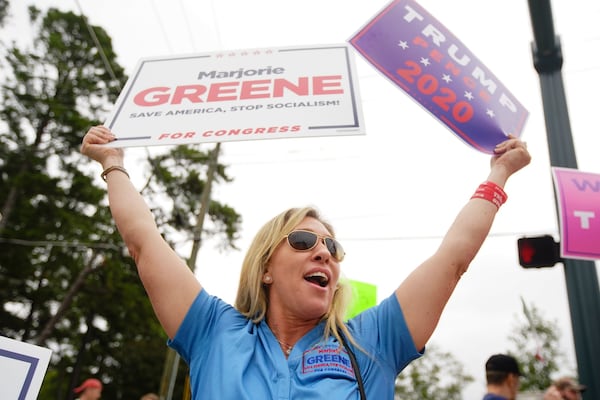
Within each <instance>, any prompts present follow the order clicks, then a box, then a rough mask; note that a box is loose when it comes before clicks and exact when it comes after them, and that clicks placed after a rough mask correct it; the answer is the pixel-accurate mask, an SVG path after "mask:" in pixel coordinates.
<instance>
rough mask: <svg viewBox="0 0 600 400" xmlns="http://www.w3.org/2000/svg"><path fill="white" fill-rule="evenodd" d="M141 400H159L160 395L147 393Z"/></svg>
mask: <svg viewBox="0 0 600 400" xmlns="http://www.w3.org/2000/svg"><path fill="white" fill-rule="evenodd" d="M140 400H159V398H158V395H157V394H156V393H146V394H145V395H143V396H142V397H140Z"/></svg>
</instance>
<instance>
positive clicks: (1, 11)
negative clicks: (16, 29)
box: [0, 0, 8, 27]
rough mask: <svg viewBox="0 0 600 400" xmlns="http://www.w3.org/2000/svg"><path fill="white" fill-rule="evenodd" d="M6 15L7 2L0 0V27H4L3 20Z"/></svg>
mask: <svg viewBox="0 0 600 400" xmlns="http://www.w3.org/2000/svg"><path fill="white" fill-rule="evenodd" d="M7 15H8V0H0V27H1V26H2V25H4V20H6V16H7Z"/></svg>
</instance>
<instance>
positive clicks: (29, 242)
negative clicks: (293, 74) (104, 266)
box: [0, 238, 123, 251]
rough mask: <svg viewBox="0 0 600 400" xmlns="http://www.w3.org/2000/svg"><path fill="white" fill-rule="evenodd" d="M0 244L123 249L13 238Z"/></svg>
mask: <svg viewBox="0 0 600 400" xmlns="http://www.w3.org/2000/svg"><path fill="white" fill-rule="evenodd" d="M0 243H7V244H15V245H18V246H30V247H39V246H52V247H76V248H91V249H105V250H117V251H121V250H122V249H123V248H122V247H120V246H117V245H115V244H111V243H84V242H78V241H61V240H24V239H14V238H0Z"/></svg>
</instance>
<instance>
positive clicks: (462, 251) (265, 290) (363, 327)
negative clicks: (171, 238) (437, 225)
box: [81, 126, 531, 400]
mask: <svg viewBox="0 0 600 400" xmlns="http://www.w3.org/2000/svg"><path fill="white" fill-rule="evenodd" d="M115 139H116V137H115V135H114V134H113V133H112V132H111V131H110V130H109V129H108V128H106V127H103V126H96V127H92V128H91V129H90V130H89V131H88V132H87V133H86V135H85V136H84V138H83V142H82V145H81V152H82V154H84V155H86V156H88V157H90V158H91V159H93V160H96V161H98V162H99V163H100V164H101V165H102V168H103V171H102V173H101V174H100V175H101V176H102V178H103V179H104V180H105V181H106V183H107V185H108V199H109V205H110V210H111V213H112V216H113V219H114V220H115V223H116V225H117V228H118V230H119V232H120V234H121V236H122V238H123V240H124V241H125V244H126V245H127V248H128V249H129V253H130V254H131V256H132V257H133V259H134V261H135V264H136V266H137V269H138V273H139V276H140V279H141V281H142V284H143V285H144V288H145V289H146V291H147V293H148V296H149V298H150V302H151V303H152V306H153V308H154V311H155V313H156V315H157V317H158V320H159V321H160V323H161V324H162V327H163V329H164V330H165V332H166V333H167V335H168V337H169V338H170V339H169V341H168V344H169V345H170V346H171V347H173V348H174V349H175V350H176V351H177V352H179V354H180V355H181V356H182V358H183V359H184V360H185V361H186V362H187V363H188V365H189V367H190V379H191V390H192V398H197V399H199V398H206V399H220V400H251V399H261V400H269V399H283V398H292V399H313V400H318V399H332V398H335V399H336V400H342V399H357V398H359V395H360V398H361V399H365V398H368V399H371V400H392V399H393V398H394V382H395V379H396V376H397V375H398V373H399V372H400V371H402V370H403V369H404V368H405V367H406V366H407V365H408V364H409V363H410V362H411V361H412V360H414V359H416V358H418V357H420V356H421V355H422V354H423V352H424V351H425V345H426V343H427V342H428V340H429V338H430V337H431V335H432V334H433V331H434V329H435V327H436V326H437V324H438V321H439V319H440V316H441V314H442V311H443V309H444V307H445V305H446V303H447V301H448V299H449V298H450V295H451V294H452V292H453V291H454V289H455V288H456V285H457V284H458V282H459V280H460V278H461V276H462V275H463V274H464V273H465V272H466V271H467V268H468V267H469V265H470V263H471V261H472V260H473V258H474V257H475V256H476V254H477V252H478V251H479V249H480V248H481V246H482V244H483V242H484V240H485V239H486V237H487V235H488V233H489V231H490V229H491V226H492V223H493V221H494V218H495V216H496V213H497V212H498V210H499V208H500V206H501V205H502V204H503V203H504V202H505V201H506V199H507V195H506V193H505V192H504V190H503V187H504V185H505V183H506V182H507V180H508V178H509V177H510V176H512V175H513V173H515V172H517V171H519V170H520V169H521V168H523V167H525V166H526V165H527V164H529V162H530V159H531V157H530V155H529V152H528V151H527V146H526V145H525V143H524V142H522V141H521V140H519V139H517V138H514V137H512V136H508V137H507V138H506V140H505V141H503V142H502V143H499V144H498V145H497V146H496V148H495V150H494V154H493V155H492V156H491V157H490V170H489V171H488V172H487V173H486V180H485V181H484V182H483V183H481V184H480V185H479V186H478V187H477V188H476V190H475V192H474V193H473V194H472V195H471V194H470V193H469V194H468V195H465V197H466V204H465V205H464V207H463V208H462V209H461V210H460V211H459V213H458V215H457V216H456V218H455V219H454V222H453V223H452V224H451V225H450V228H449V230H448V231H447V233H446V235H445V237H444V239H443V240H442V241H441V243H440V245H439V247H438V248H437V250H435V251H434V252H433V254H431V255H430V256H424V261H423V262H422V263H421V264H420V265H418V266H417V267H416V268H415V269H414V270H413V271H412V272H411V273H410V274H409V275H408V276H407V277H406V278H405V279H404V281H403V282H398V284H399V286H398V287H397V289H396V290H394V292H392V293H390V294H389V296H388V297H387V298H385V299H384V300H383V301H382V302H381V303H379V304H378V305H376V306H374V307H371V308H369V309H368V310H366V311H363V312H362V313H361V314H359V315H357V316H355V317H353V318H351V319H350V320H348V321H346V319H345V316H346V308H347V303H348V301H349V296H350V295H351V293H352V289H351V287H350V286H349V283H348V282H347V280H346V279H344V278H343V277H342V270H341V262H342V260H343V258H344V254H345V253H344V250H343V248H342V246H341V244H340V243H339V242H338V241H337V240H336V239H335V232H334V230H333V227H332V226H331V224H329V223H328V222H327V221H326V220H325V219H323V218H322V216H321V215H320V213H319V212H318V211H317V210H316V209H315V208H314V207H302V208H290V209H287V210H285V211H283V212H281V213H280V214H278V215H276V216H275V217H273V218H272V219H270V220H269V221H267V223H265V225H263V227H262V228H261V229H260V230H259V231H258V233H257V234H256V236H255V237H254V239H253V241H252V243H251V245H250V247H249V248H248V251H247V253H246V256H245V258H244V260H243V262H242V270H241V273H240V276H239V282H238V293H237V297H236V300H235V304H234V306H231V305H229V304H228V303H226V302H225V301H223V300H221V299H220V298H218V297H216V296H214V295H211V294H210V293H209V292H208V290H206V288H204V287H203V286H202V285H201V284H200V282H199V280H198V278H197V277H196V276H195V275H194V273H193V272H192V270H191V269H190V268H189V267H188V266H187V264H186V262H185V260H183V259H182V258H181V257H180V256H179V255H178V254H177V253H176V252H175V251H174V250H173V249H172V248H171V247H170V246H169V244H168V243H167V242H166V241H165V240H164V238H163V237H162V236H161V234H160V231H159V230H158V228H157V226H156V222H155V220H154V217H153V215H152V212H151V211H150V209H149V208H148V206H147V205H146V203H145V201H144V199H143V198H142V196H141V195H140V193H139V192H138V191H137V190H136V188H135V186H134V185H133V184H132V183H131V181H130V180H129V175H128V173H127V170H126V169H125V168H124V152H123V150H122V149H119V148H116V147H112V146H106V145H107V144H109V143H110V142H112V141H114V140H115ZM406 145H410V137H407V144H406ZM442 170H443V171H445V170H446V166H443V167H442ZM440 173H441V172H440ZM394 176H395V173H394V172H392V171H390V174H389V177H388V178H387V179H388V182H387V183H386V184H392V183H393V180H394ZM257 179H261V178H260V177H257ZM290 179H291V181H292V182H294V181H298V180H302V181H304V182H306V184H307V185H309V186H310V187H312V188H314V190H319V191H330V192H331V194H332V195H335V193H336V190H337V188H336V179H335V172H333V175H332V171H325V173H324V174H320V175H317V176H290ZM457 179H460V177H457ZM432 184H435V183H432ZM272 188H273V191H277V190H281V188H280V187H279V182H272ZM246 195H259V196H261V197H262V198H263V199H264V201H265V204H266V202H267V201H268V198H269V196H270V193H254V194H249V193H240V194H239V196H242V197H243V196H246ZM340 200H341V201H347V199H340ZM439 202H440V206H443V202H444V193H440V197H439ZM376 203H377V200H376V197H374V198H373V204H371V205H370V206H371V207H376V206H377V205H376ZM399 206H401V205H399ZM386 256H387V258H386V267H387V268H398V267H406V266H402V265H401V262H402V256H401V251H400V250H399V249H397V248H395V247H391V248H389V251H388V252H387V254H386ZM370 267H373V266H369V265H367V266H365V268H370ZM204 268H218V269H219V270H221V271H223V273H222V276H223V279H229V274H228V272H227V270H226V268H225V266H222V265H206V266H204Z"/></svg>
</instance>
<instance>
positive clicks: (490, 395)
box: [483, 354, 522, 400]
mask: <svg viewBox="0 0 600 400" xmlns="http://www.w3.org/2000/svg"><path fill="white" fill-rule="evenodd" d="M521 375H522V374H521V370H520V369H519V364H518V363H517V360H516V359H515V358H514V357H512V356H509V355H507V354H494V355H493V356H491V357H490V358H488V360H487V362H486V363H485V379H486V382H487V393H486V395H485V396H483V400H515V399H516V398H517V392H518V391H519V378H520V377H521Z"/></svg>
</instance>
